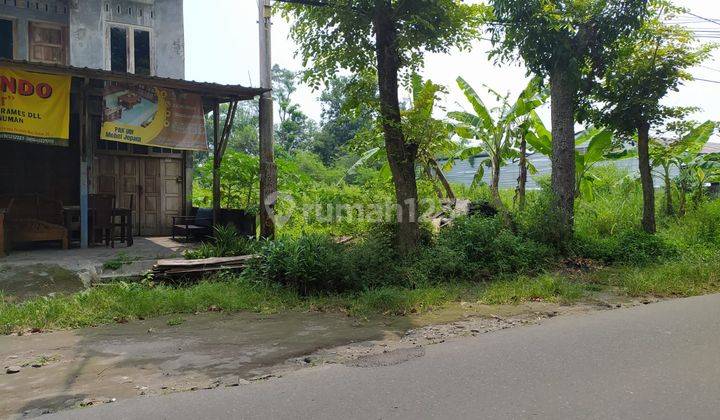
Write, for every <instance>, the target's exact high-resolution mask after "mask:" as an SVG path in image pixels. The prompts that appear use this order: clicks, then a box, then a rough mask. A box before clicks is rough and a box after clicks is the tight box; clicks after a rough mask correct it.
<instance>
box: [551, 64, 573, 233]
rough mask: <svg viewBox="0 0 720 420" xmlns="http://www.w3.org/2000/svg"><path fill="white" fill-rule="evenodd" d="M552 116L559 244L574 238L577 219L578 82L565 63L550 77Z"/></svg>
mask: <svg viewBox="0 0 720 420" xmlns="http://www.w3.org/2000/svg"><path fill="white" fill-rule="evenodd" d="M550 84H551V86H550V89H551V91H550V92H551V107H552V110H551V113H552V139H553V140H552V157H551V163H552V177H551V185H552V191H553V194H554V195H555V207H556V210H557V218H558V220H557V222H558V225H559V226H558V230H557V232H558V240H559V241H560V242H561V243H563V242H565V241H566V240H568V239H571V238H572V234H573V225H574V217H575V109H576V107H577V101H576V97H577V82H576V81H575V79H574V78H573V75H572V73H571V72H570V69H569V68H568V66H567V65H565V64H564V63H562V64H560V63H559V64H557V65H555V67H554V68H553V71H552V72H551V74H550Z"/></svg>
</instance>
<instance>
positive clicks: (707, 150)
mask: <svg viewBox="0 0 720 420" xmlns="http://www.w3.org/2000/svg"><path fill="white" fill-rule="evenodd" d="M711 153H720V144H718V143H708V144H706V145H705V147H703V149H702V152H700V154H703V155H709V154H711Z"/></svg>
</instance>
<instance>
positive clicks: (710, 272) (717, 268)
mask: <svg viewBox="0 0 720 420" xmlns="http://www.w3.org/2000/svg"><path fill="white" fill-rule="evenodd" d="M718 257H719V256H718V255H717V254H716V255H714V256H712V257H711V258H710V259H709V260H702V259H698V258H689V259H685V260H680V261H672V262H667V263H664V264H659V265H655V266H651V267H631V266H628V267H622V268H615V269H610V270H605V271H603V272H601V273H599V274H598V275H597V279H598V281H599V282H601V283H602V284H605V285H608V286H612V287H616V288H618V289H619V290H620V291H621V292H622V293H625V294H627V295H629V296H633V297H641V296H656V297H661V298H666V297H689V296H698V295H703V294H708V293H718V292H720V262H719V261H718V260H717V258H718Z"/></svg>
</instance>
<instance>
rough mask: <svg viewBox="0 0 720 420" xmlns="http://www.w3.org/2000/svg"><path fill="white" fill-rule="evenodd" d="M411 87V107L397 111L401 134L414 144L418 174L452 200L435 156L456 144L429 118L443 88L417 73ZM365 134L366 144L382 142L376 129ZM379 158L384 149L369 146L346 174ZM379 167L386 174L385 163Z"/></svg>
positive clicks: (452, 150) (440, 123)
mask: <svg viewBox="0 0 720 420" xmlns="http://www.w3.org/2000/svg"><path fill="white" fill-rule="evenodd" d="M411 88H412V103H411V104H410V105H411V106H410V108H409V109H407V110H404V111H402V113H401V118H402V126H403V135H404V136H405V140H406V141H407V142H408V143H412V144H414V145H415V146H416V147H417V155H416V161H417V163H418V164H419V166H420V169H421V170H422V174H424V175H425V176H427V178H428V179H429V180H430V181H431V182H432V183H433V185H434V186H435V188H436V191H437V193H438V196H439V197H440V198H447V199H449V200H450V201H452V202H454V201H455V193H454V192H453V189H452V186H451V185H450V182H449V181H448V180H447V178H446V177H445V174H444V173H443V171H442V169H441V168H440V165H439V164H438V161H437V158H438V156H450V155H452V154H454V153H455V151H456V149H457V144H456V143H455V142H453V141H452V136H451V132H450V128H449V126H448V124H447V123H446V122H444V121H441V120H438V119H436V118H434V117H433V113H434V112H435V110H436V108H437V100H438V98H439V97H440V94H441V93H443V92H444V91H445V89H444V88H443V87H442V86H440V85H437V84H435V83H433V82H432V81H431V80H426V81H423V80H422V78H421V77H420V76H419V75H417V74H414V75H412V77H411ZM365 134H366V135H368V134H369V136H370V137H372V139H370V140H369V142H370V144H376V143H380V142H381V141H382V134H381V132H380V130H379V128H377V129H375V130H373V131H371V132H370V133H365ZM381 160H387V154H386V151H385V148H384V147H379V146H378V147H372V148H371V149H369V150H367V151H366V152H364V153H363V155H362V156H361V157H360V159H358V161H357V162H355V164H354V165H353V166H352V167H351V168H350V170H349V173H353V172H355V171H356V169H357V168H358V167H359V166H362V165H365V164H368V163H371V162H377V161H381ZM382 170H383V171H386V172H388V173H389V166H388V164H387V163H386V164H385V165H383V169H382ZM438 183H439V185H438Z"/></svg>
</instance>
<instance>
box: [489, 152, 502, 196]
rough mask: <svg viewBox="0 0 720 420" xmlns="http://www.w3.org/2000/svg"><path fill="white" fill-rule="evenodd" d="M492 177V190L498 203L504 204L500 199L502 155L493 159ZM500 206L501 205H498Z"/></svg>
mask: <svg viewBox="0 0 720 420" xmlns="http://www.w3.org/2000/svg"><path fill="white" fill-rule="evenodd" d="M491 170H492V174H491V176H492V179H490V192H491V193H492V196H493V199H495V203H496V204H502V200H501V199H500V156H493V157H492V159H491ZM498 208H499V207H498Z"/></svg>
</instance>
